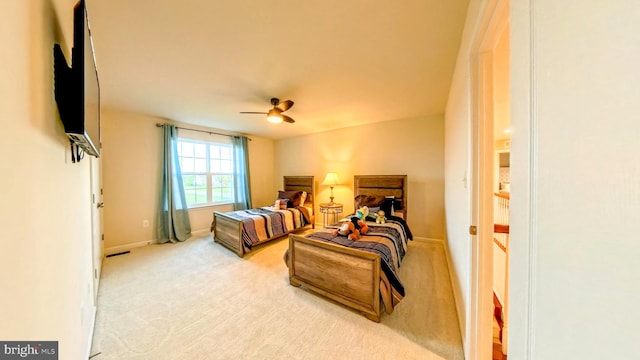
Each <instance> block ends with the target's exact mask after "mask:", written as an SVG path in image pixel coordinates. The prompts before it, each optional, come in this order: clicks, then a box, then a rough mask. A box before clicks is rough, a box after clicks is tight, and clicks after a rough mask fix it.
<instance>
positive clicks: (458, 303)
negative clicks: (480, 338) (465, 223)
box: [442, 241, 466, 344]
mask: <svg viewBox="0 0 640 360" xmlns="http://www.w3.org/2000/svg"><path fill="white" fill-rule="evenodd" d="M442 244H443V245H444V254H445V256H446V258H447V269H448V270H449V282H450V283H451V290H452V292H453V301H454V302H455V305H456V312H457V313H458V328H459V329H460V335H461V337H462V343H463V344H465V342H466V336H465V335H466V332H465V328H464V326H463V318H464V316H466V315H465V314H464V307H462V295H461V294H460V291H459V289H458V287H456V286H454V284H456V283H457V281H456V280H457V279H456V277H455V276H454V273H453V266H452V264H453V260H452V259H451V252H450V251H449V245H448V244H447V243H446V242H444V241H443V242H442Z"/></svg>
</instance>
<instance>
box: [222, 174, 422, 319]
mask: <svg viewBox="0 0 640 360" xmlns="http://www.w3.org/2000/svg"><path fill="white" fill-rule="evenodd" d="M292 181H293V182H292ZM313 181H314V180H313V177H285V181H284V182H285V190H288V189H290V190H299V191H306V192H308V195H307V196H308V198H307V199H309V200H308V202H309V203H308V204H306V205H310V206H311V208H312V209H313V208H314V206H313V205H314V197H313V195H314V191H313V190H314V184H313ZM309 196H310V198H309ZM354 197H355V198H354V209H358V208H360V207H362V206H368V207H369V209H370V210H371V213H370V215H371V216H370V217H368V218H367V219H366V223H367V225H368V226H369V231H368V232H367V234H364V235H363V236H362V237H361V238H360V239H359V240H356V241H353V240H349V239H348V238H347V237H345V236H340V235H336V234H334V231H333V230H334V229H333V228H325V229H320V230H317V231H313V232H308V233H305V234H296V233H294V231H296V230H299V229H300V228H296V229H292V230H290V231H286V234H288V235H289V248H288V250H287V252H286V253H285V261H286V263H287V266H288V267H289V282H290V284H291V285H293V286H296V287H300V286H301V287H303V288H305V289H307V290H310V291H312V292H315V293H317V294H320V295H323V296H326V297H328V298H330V299H332V300H334V301H337V302H339V303H341V304H343V305H345V306H347V307H350V308H352V309H354V310H356V311H359V312H360V313H362V314H363V315H364V316H365V317H367V318H368V319H370V320H373V321H376V322H379V321H380V316H381V312H382V308H384V309H385V311H386V312H387V313H389V314H390V313H391V312H392V311H393V309H394V307H395V306H396V305H397V304H398V303H399V302H400V300H402V298H403V297H404V287H403V285H402V282H401V281H400V278H399V277H398V268H399V267H400V264H401V261H402V258H403V257H404V254H405V253H406V250H407V241H408V240H411V239H412V235H411V231H410V230H409V228H408V226H407V224H406V219H407V176H406V175H356V176H354ZM389 199H392V200H389ZM383 201H385V202H386V204H389V201H392V203H393V208H392V210H391V211H389V210H388V208H386V209H387V212H388V213H387V214H386V215H387V222H386V223H384V224H377V223H376V221H375V217H373V216H374V213H375V211H376V210H377V207H378V206H380V205H381V202H383ZM311 223H313V221H312V222H311ZM307 225H309V224H307ZM305 226H306V225H305ZM212 229H213V230H214V233H215V234H214V239H215V241H217V242H219V243H221V244H222V245H224V246H226V247H228V248H229V249H231V250H232V251H234V252H236V254H238V255H239V256H243V254H244V253H245V252H246V251H248V250H250V247H249V248H247V244H246V242H245V241H243V238H246V234H243V225H242V219H239V218H238V217H237V216H233V215H230V213H227V214H222V213H217V212H216V213H214V222H213V225H212ZM283 235H284V234H280V235H277V236H274V237H280V236H283ZM274 237H270V238H266V239H264V240H261V241H259V242H257V243H256V244H261V243H264V242H266V241H269V240H271V239H273V238H274ZM256 244H253V245H256Z"/></svg>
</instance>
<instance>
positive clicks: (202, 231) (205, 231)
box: [191, 228, 211, 237]
mask: <svg viewBox="0 0 640 360" xmlns="http://www.w3.org/2000/svg"><path fill="white" fill-rule="evenodd" d="M208 235H211V229H209V228H206V229H200V230H196V231H192V232H191V236H195V237H202V236H208Z"/></svg>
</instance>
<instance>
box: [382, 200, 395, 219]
mask: <svg viewBox="0 0 640 360" xmlns="http://www.w3.org/2000/svg"><path fill="white" fill-rule="evenodd" d="M380 210H382V211H384V214H385V215H386V216H392V215H393V198H392V197H391V198H386V199H384V201H383V202H382V204H380Z"/></svg>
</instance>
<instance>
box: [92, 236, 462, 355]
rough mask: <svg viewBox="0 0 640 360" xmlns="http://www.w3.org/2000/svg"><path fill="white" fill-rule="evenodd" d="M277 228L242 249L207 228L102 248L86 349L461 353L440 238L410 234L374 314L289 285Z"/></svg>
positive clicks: (212, 352) (105, 351)
mask: <svg viewBox="0 0 640 360" xmlns="http://www.w3.org/2000/svg"><path fill="white" fill-rule="evenodd" d="M287 246H288V242H287V240H286V238H284V239H282V240H278V241H276V242H272V243H269V244H265V245H264V246H261V247H258V248H257V249H256V250H254V251H253V252H252V253H250V254H249V255H248V256H246V257H245V258H244V259H241V258H239V257H237V256H236V255H235V254H232V253H231V252H230V251H229V250H226V249H225V248H223V247H222V246H220V245H219V244H216V243H214V242H213V241H212V239H211V236H208V237H203V238H192V239H190V240H188V241H186V242H184V243H179V244H164V245H151V246H146V247H142V248H138V249H135V250H133V251H132V252H131V253H130V254H126V255H120V256H116V257H110V258H107V259H106V260H105V262H104V267H103V271H102V279H101V282H100V290H99V295H98V315H97V319H96V326H95V333H94V340H93V347H92V352H91V353H92V354H94V355H95V354H97V353H99V354H98V355H95V356H94V357H93V359H96V360H106V359H154V360H155V359H463V358H464V356H463V352H462V344H461V339H460V332H459V329H458V320H457V318H456V312H455V306H454V301H453V295H452V291H451V284H450V282H449V274H448V272H447V267H446V260H445V254H444V250H443V247H442V245H440V244H437V243H430V242H419V241H413V242H411V243H410V245H409V251H408V254H407V256H406V257H405V260H404V262H403V264H402V267H401V269H400V270H401V271H400V276H401V278H402V280H403V283H404V285H405V288H406V292H407V296H406V297H405V299H404V300H403V301H402V302H401V303H400V304H399V305H398V307H397V308H396V310H395V311H394V312H393V313H392V314H391V315H387V314H384V315H383V316H382V320H381V322H380V323H375V322H372V321H370V320H367V319H366V318H365V317H363V316H361V315H360V314H358V313H356V312H354V311H352V310H349V309H347V308H345V307H343V306H341V305H339V304H337V303H335V302H332V301H329V300H327V299H325V298H323V297H320V296H318V295H315V294H312V293H310V292H308V291H306V290H304V289H302V288H296V287H293V286H291V285H289V281H288V269H287V267H286V265H285V264H284V262H283V261H282V255H283V253H284V251H285V250H286V248H287Z"/></svg>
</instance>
